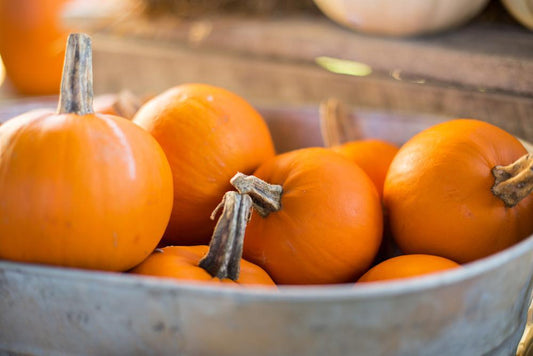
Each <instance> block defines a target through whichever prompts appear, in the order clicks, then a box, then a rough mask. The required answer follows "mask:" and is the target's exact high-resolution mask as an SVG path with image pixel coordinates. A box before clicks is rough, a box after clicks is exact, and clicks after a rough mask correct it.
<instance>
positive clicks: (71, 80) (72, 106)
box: [57, 33, 94, 115]
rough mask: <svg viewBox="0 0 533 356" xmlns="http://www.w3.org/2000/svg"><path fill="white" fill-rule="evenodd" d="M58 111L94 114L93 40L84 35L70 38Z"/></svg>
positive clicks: (70, 36)
mask: <svg viewBox="0 0 533 356" xmlns="http://www.w3.org/2000/svg"><path fill="white" fill-rule="evenodd" d="M57 110H58V112H59V113H60V114H77V115H86V114H92V113H93V112H94V111H93V63H92V50H91V38H90V37H89V36H88V35H86V34H84V33H71V34H70V35H69V36H68V40H67V48H66V51H65V62H64V64H63V77H62V79H61V92H60V94H59V107H58V109H57Z"/></svg>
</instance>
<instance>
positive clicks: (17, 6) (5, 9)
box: [0, 0, 68, 95]
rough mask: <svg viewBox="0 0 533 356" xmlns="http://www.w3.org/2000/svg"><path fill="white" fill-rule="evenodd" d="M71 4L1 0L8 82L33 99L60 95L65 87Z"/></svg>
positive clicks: (0, 41) (0, 47)
mask: <svg viewBox="0 0 533 356" xmlns="http://www.w3.org/2000/svg"><path fill="white" fill-rule="evenodd" d="M66 2H67V0H0V55H1V56H2V60H3V62H4V64H5V67H6V72H7V76H8V78H9V79H10V80H11V82H12V83H13V85H14V86H15V87H16V89H17V90H18V91H20V92H21V93H24V94H30V95H46V94H56V93H57V91H58V89H59V85H60V83H61V69H62V68H63V58H64V56H65V47H64V45H65V41H66V39H67V35H68V33H67V31H66V30H65V29H63V28H61V26H62V24H61V18H60V16H61V9H62V7H64V6H65V3H66Z"/></svg>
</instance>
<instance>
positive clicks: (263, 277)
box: [131, 192, 274, 286]
mask: <svg viewBox="0 0 533 356" xmlns="http://www.w3.org/2000/svg"><path fill="white" fill-rule="evenodd" d="M219 207H222V209H223V210H222V214H221V216H220V219H219V220H218V223H217V225H216V227H215V231H214V233H213V237H212V239H211V242H210V245H209V246H205V245H200V246H166V247H163V248H161V249H156V250H155V251H154V252H153V253H152V254H151V255H150V256H149V257H148V258H147V259H146V260H145V261H143V262H142V263H141V264H140V265H138V266H136V267H135V268H134V269H133V270H132V271H131V273H135V274H142V275H150V276H158V277H169V278H175V279H179V280H188V281H203V282H214V283H230V284H234V283H237V284H242V285H271V286H272V285H274V282H273V281H272V279H271V278H270V277H269V276H268V274H267V273H266V272H265V271H264V270H262V269H261V268H260V267H258V266H256V265H254V264H252V263H250V262H248V261H245V260H243V259H242V258H241V256H242V244H243V239H244V229H245V228H246V224H247V222H248V219H249V217H250V212H251V208H252V200H251V198H250V197H249V196H248V195H241V194H238V193H236V192H228V193H226V194H225V195H224V198H223V201H222V203H221V205H219ZM219 207H217V209H215V211H214V214H213V215H211V217H212V218H214V216H215V214H216V213H217V211H218V210H219Z"/></svg>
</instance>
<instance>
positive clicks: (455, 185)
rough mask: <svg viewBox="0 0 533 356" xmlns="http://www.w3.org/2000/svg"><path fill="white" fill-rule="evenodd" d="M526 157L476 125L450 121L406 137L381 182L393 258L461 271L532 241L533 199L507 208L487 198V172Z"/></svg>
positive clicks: (511, 140)
mask: <svg viewBox="0 0 533 356" xmlns="http://www.w3.org/2000/svg"><path fill="white" fill-rule="evenodd" d="M526 153H527V151H526V149H525V148H524V147H523V146H522V144H521V143H520V142H519V141H518V140H517V139H516V138H515V137H513V136H512V135H511V134H509V133H507V132H505V131H503V130H502V129H500V128H498V127H496V126H493V125H491V124H488V123H485V122H482V121H478V120H469V119H458V120H452V121H449V122H445V123H442V124H439V125H436V126H433V127H432V128H429V129H427V130H425V131H423V132H421V133H419V134H418V135H416V136H414V137H413V138H412V139H411V140H409V141H408V142H407V143H406V144H404V145H403V146H402V148H401V149H400V151H399V152H398V154H397V155H396V157H395V158H394V160H393V161H392V163H391V166H390V168H389V172H388V174H387V178H386V180H385V189H384V203H385V206H386V208H388V211H389V215H390V224H391V229H392V233H393V235H394V238H395V240H396V242H397V243H398V245H399V247H400V248H401V250H402V251H404V252H405V253H410V254H411V253H423V254H431V255H437V256H442V257H446V258H449V259H451V260H453V261H456V262H459V263H464V262H469V261H473V260H476V259H479V258H482V257H485V256H488V255H490V254H492V253H495V252H497V251H500V250H502V249H504V248H506V247H509V246H511V245H513V244H515V243H516V242H518V241H520V240H521V239H523V238H525V237H526V236H528V235H529V234H531V233H533V218H532V216H533V196H531V195H530V196H529V197H527V198H525V199H524V200H522V201H521V202H520V203H518V205H516V206H515V207H513V208H508V207H506V206H505V204H504V202H503V201H502V200H501V199H499V198H498V197H496V196H495V195H494V194H493V193H492V191H491V188H492V186H493V185H494V182H495V179H494V176H493V175H492V173H491V170H492V168H493V167H494V166H496V165H508V164H511V163H513V162H515V161H516V160H517V159H519V158H520V157H521V156H523V155H525V154H526Z"/></svg>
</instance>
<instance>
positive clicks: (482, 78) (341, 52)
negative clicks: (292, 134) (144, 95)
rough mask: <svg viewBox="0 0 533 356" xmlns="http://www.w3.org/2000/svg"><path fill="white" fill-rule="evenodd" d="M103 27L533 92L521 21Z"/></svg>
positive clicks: (253, 53) (172, 42)
mask: <svg viewBox="0 0 533 356" xmlns="http://www.w3.org/2000/svg"><path fill="white" fill-rule="evenodd" d="M85 25H86V26H89V28H90V24H87V23H86V24H85ZM93 30H94V29H93ZM96 32H99V33H107V34H115V35H117V34H118V35H123V36H124V35H127V36H130V37H132V36H133V37H135V38H139V39H147V40H150V41H155V42H157V43H159V44H160V45H161V46H164V47H175V46H186V47H190V48H201V49H206V50H218V51H228V52H233V53H236V54H239V55H244V56H249V57H260V58H268V59H270V60H282V61H293V62H298V63H300V62H303V63H307V64H309V63H314V62H315V60H316V58H317V57H320V56H330V57H335V58H342V59H349V60H354V61H358V62H363V63H366V64H368V65H370V66H371V67H372V68H373V70H374V71H376V72H379V73H382V74H384V75H390V74H391V73H395V74H398V73H403V74H405V76H409V77H411V78H416V79H418V80H420V79H422V80H425V81H426V82H432V81H435V82H437V83H436V84H441V83H448V84H453V85H455V86H459V87H465V86H466V87H470V88H475V89H478V88H479V89H482V90H495V91H505V92H511V93H517V94H521V95H524V96H528V97H532V96H533V34H532V33H530V32H528V31H527V30H525V29H523V28H521V27H519V26H516V25H513V24H493V23H491V24H488V23H483V22H481V23H473V24H471V25H468V26H465V27H463V28H461V29H458V30H454V31H449V32H446V33H443V34H439V35H432V36H423V37H418V38H407V39H399V38H386V37H378V36H368V35H364V34H360V33H356V32H354V31H350V30H347V29H344V28H341V27H340V26H337V25H336V24H334V23H333V22H331V21H329V20H327V19H325V18H323V17H305V16H296V15H294V16H284V17H273V18H256V17H248V18H243V17H236V16H221V17H217V18H211V19H207V20H201V21H192V20H191V21H185V20H178V19H176V18H161V19H158V20H149V19H143V18H135V17H126V18H125V19H123V20H120V21H115V22H114V23H113V24H109V25H107V26H103V27H102V25H100V27H99V28H98V30H97V31H96ZM439 82H441V83H439Z"/></svg>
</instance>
